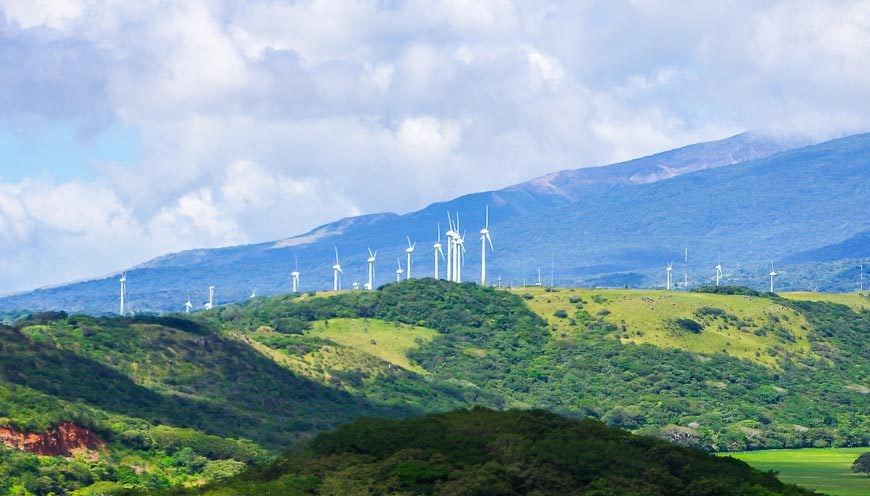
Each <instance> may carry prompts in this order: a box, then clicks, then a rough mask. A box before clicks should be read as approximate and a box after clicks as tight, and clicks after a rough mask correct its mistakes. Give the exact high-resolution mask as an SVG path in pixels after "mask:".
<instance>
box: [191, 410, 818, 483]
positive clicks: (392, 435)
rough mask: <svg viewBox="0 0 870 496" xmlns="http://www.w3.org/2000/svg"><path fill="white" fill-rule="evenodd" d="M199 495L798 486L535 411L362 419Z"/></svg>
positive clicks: (733, 463)
mask: <svg viewBox="0 0 870 496" xmlns="http://www.w3.org/2000/svg"><path fill="white" fill-rule="evenodd" d="M198 493H199V494H205V495H214V496H218V495H229V494H235V495H245V494H250V495H255V494H256V495H260V494H283V495H288V496H292V495H316V494H324V495H326V494H403V495H412V494H434V495H460V494H480V495H483V494H487V495H513V494H538V495H542V496H544V495H559V496H562V495H578V496H579V495H590V496H591V495H605V494H638V495H640V494H671V495H701V494H711V495H712V494H716V495H721V496H729V495H733V496H737V495H747V496H748V495H765V496H775V495H795V496H797V495H802V494H811V493H810V491H805V490H802V489H799V488H798V487H796V486H788V485H785V484H782V483H781V482H779V481H778V480H777V479H776V478H775V477H774V475H773V474H771V473H762V472H759V471H756V470H753V469H751V468H750V467H749V466H748V465H746V464H745V463H743V462H740V461H737V460H734V459H729V458H718V457H715V456H711V455H708V454H705V453H703V452H700V451H696V450H691V449H686V448H679V447H676V446H673V445H670V444H668V443H665V442H663V441H660V440H655V439H652V438H644V437H636V436H632V435H630V434H628V433H625V432H624V431H620V430H617V429H613V428H609V427H606V426H605V425H604V424H602V423H600V422H596V421H593V420H582V421H577V420H569V419H566V418H562V417H558V416H556V415H553V414H550V413H546V412H542V411H526V412H517V411H512V412H494V411H491V410H484V409H474V410H471V411H459V412H454V413H449V414H441V415H432V416H427V417H421V418H412V419H407V420H400V421H388V420H374V419H369V420H361V421H356V422H354V423H352V424H350V425H346V426H343V427H340V428H339V429H338V430H336V431H335V432H332V433H329V434H322V435H320V436H318V437H317V438H315V439H314V440H312V441H311V442H310V443H308V444H307V445H306V446H305V447H303V448H299V449H297V450H295V451H293V452H291V453H290V454H288V455H287V456H285V457H283V458H282V459H280V460H278V461H277V462H276V463H275V464H273V465H272V466H270V467H268V468H265V469H263V470H260V471H255V472H252V473H248V474H245V475H244V476H242V477H241V478H239V479H236V480H233V481H231V482H229V483H228V484H225V485H219V486H216V487H212V488H208V489H205V490H202V491H198Z"/></svg>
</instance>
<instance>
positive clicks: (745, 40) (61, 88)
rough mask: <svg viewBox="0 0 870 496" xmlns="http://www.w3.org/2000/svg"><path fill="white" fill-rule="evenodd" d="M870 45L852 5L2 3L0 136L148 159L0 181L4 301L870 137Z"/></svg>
mask: <svg viewBox="0 0 870 496" xmlns="http://www.w3.org/2000/svg"><path fill="white" fill-rule="evenodd" d="M867 46H870V6H868V4H867V2H862V1H843V2H836V3H833V2H831V3H819V2H811V1H808V0H807V1H804V0H794V1H790V0H783V1H776V2H766V3H758V2H752V1H749V0H738V1H735V2H727V3H718V4H715V5H711V4H707V3H703V4H697V5H695V4H686V3H685V2H670V1H664V0H653V1H650V0H643V1H640V0H635V1H632V2H627V3H626V2H619V3H617V2H608V3H591V2H569V1H556V0H552V1H550V0H533V1H529V2H512V1H509V0H477V1H467V0H441V1H434V2H416V1H410V2H401V1H400V2H391V1H386V2H373V1H368V0H347V1H345V0H300V1H292V2H291V1H282V0H253V1H251V2H245V3H244V4H240V3H238V2H230V1H226V0H189V1H185V2H162V1H152V0H106V1H103V2H93V1H91V0H79V1H74V0H28V1H23V0H0V65H2V66H3V67H15V69H16V70H15V71H12V72H9V71H0V125H7V126H14V125H15V123H17V122H21V121H26V122H28V123H33V122H36V124H32V125H34V126H37V127H38V125H39V122H41V121H49V122H50V121H54V120H59V121H61V120H62V121H63V122H76V123H82V126H83V127H87V128H92V127H100V126H114V125H124V126H126V127H130V128H134V129H136V130H137V131H138V133H139V135H140V137H141V155H142V156H141V159H140V160H139V163H137V164H135V165H132V166H114V165H111V164H103V165H101V166H100V167H99V168H97V169H95V170H96V171H97V174H96V176H95V177H93V178H89V179H87V180H84V179H82V180H78V181H75V182H72V183H68V184H52V183H46V182H45V181H44V180H40V179H30V180H25V181H22V182H20V183H17V184H4V185H0V242H2V244H0V260H5V262H3V263H2V264H0V291H3V290H7V289H13V288H17V289H20V288H24V287H29V286H34V285H37V284H44V283H48V282H61V281H63V280H67V279H72V278H78V277H83V276H86V275H89V274H100V273H104V272H108V271H109V270H113V269H116V268H119V267H123V266H125V265H130V264H133V263H136V262H140V261H143V260H144V259H146V258H149V257H151V256H156V255H160V254H162V253H164V252H166V251H172V250H177V249H183V248H190V247H201V246H219V245H226V244H231V243H243V242H252V241H265V240H269V239H278V238H283V237H286V236H288V235H290V234H294V233H299V232H301V231H303V230H306V229H309V228H311V227H314V226H316V225H318V224H322V223H324V222H328V221H330V220H334V219H336V218H339V217H344V216H347V215H353V214H357V213H361V212H374V211H385V210H391V211H399V212H403V211H409V210H413V209H416V208H420V207H422V206H425V205H426V204H428V203H430V202H432V201H437V200H443V199H447V198H451V197H454V196H458V195H461V194H465V193H469V192H473V191H479V190H484V189H493V188H498V187H502V186H507V185H509V184H511V183H514V182H518V181H522V180H525V179H528V178H531V177H535V176H540V175H542V174H545V173H548V172H551V171H553V170H557V169H564V168H570V167H579V166H585V165H593V164H603V163H608V162H612V161H616V160H622V159H627V158H631V157H634V156H638V155H644V154H648V153H652V152H655V151H659V150H662V149H666V148H670V147H675V146H680V145H683V144H688V143H691V142H696V141H700V140H705V139H713V138H721V137H723V136H724V135H726V134H728V133H732V132H738V131H740V130H743V129H758V128H761V129H768V130H775V131H778V132H783V133H789V132H795V131H799V132H808V133H813V134H815V135H817V136H818V137H827V136H834V135H838V134H844V133H848V132H859V131H865V130H867V129H868V127H870V112H868V111H867V110H866V109H865V108H864V106H862V105H859V104H857V103H856V102H864V101H868V100H870V51H868V50H866V47H867ZM493 170H498V174H493V173H492V171H493ZM458 172H461V174H458ZM397 178H399V179H400V180H401V187H398V186H397V181H398V179H397ZM373 192H377V194H373ZM276 211H278V212H289V213H290V214H288V215H280V216H276V215H272V214H273V213H274V212H276ZM95 247H96V248H95ZM44 260H57V261H58V262H57V263H55V264H54V265H55V266H56V268H55V269H52V270H47V269H43V268H42V265H40V264H41V263H42V261H44ZM66 260H81V263H78V262H75V263H72V262H71V263H69V264H61V263H60V261H66ZM61 265H63V266H64V267H67V265H69V267H68V268H63V269H62V268H61Z"/></svg>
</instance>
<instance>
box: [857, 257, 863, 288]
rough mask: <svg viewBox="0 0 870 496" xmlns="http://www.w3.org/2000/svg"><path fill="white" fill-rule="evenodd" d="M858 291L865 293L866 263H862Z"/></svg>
mask: <svg viewBox="0 0 870 496" xmlns="http://www.w3.org/2000/svg"><path fill="white" fill-rule="evenodd" d="M858 291H860V292H862V293H863V292H864V262H861V272H859V273H858Z"/></svg>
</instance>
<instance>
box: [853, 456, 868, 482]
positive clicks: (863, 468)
mask: <svg viewBox="0 0 870 496" xmlns="http://www.w3.org/2000/svg"><path fill="white" fill-rule="evenodd" d="M852 472H855V473H856V474H859V473H861V472H863V473H865V474H867V477H870V451H868V452H866V453H861V454H860V455H859V456H858V458H856V459H855V461H854V462H853V463H852Z"/></svg>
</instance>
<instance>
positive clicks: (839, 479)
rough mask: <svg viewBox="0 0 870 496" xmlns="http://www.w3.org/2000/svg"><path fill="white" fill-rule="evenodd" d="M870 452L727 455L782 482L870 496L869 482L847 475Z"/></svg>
mask: <svg viewBox="0 0 870 496" xmlns="http://www.w3.org/2000/svg"><path fill="white" fill-rule="evenodd" d="M865 451H870V448H807V449H792V450H762V451H745V452H742V453H729V454H728V456H733V457H734V458H737V459H739V460H743V461H745V462H746V463H748V464H750V465H752V467H754V468H757V469H759V470H763V471H767V470H774V471H777V472H779V478H780V480H782V481H783V482H788V483H792V484H798V485H800V486H803V487H806V488H808V489H815V490H817V491H820V492H823V493H826V494H830V495H832V496H865V495H867V494H870V478H867V476H866V475H863V474H855V473H853V472H852V471H851V469H850V468H851V466H852V462H853V461H855V459H856V458H858V455H860V454H861V453H863V452H865Z"/></svg>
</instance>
